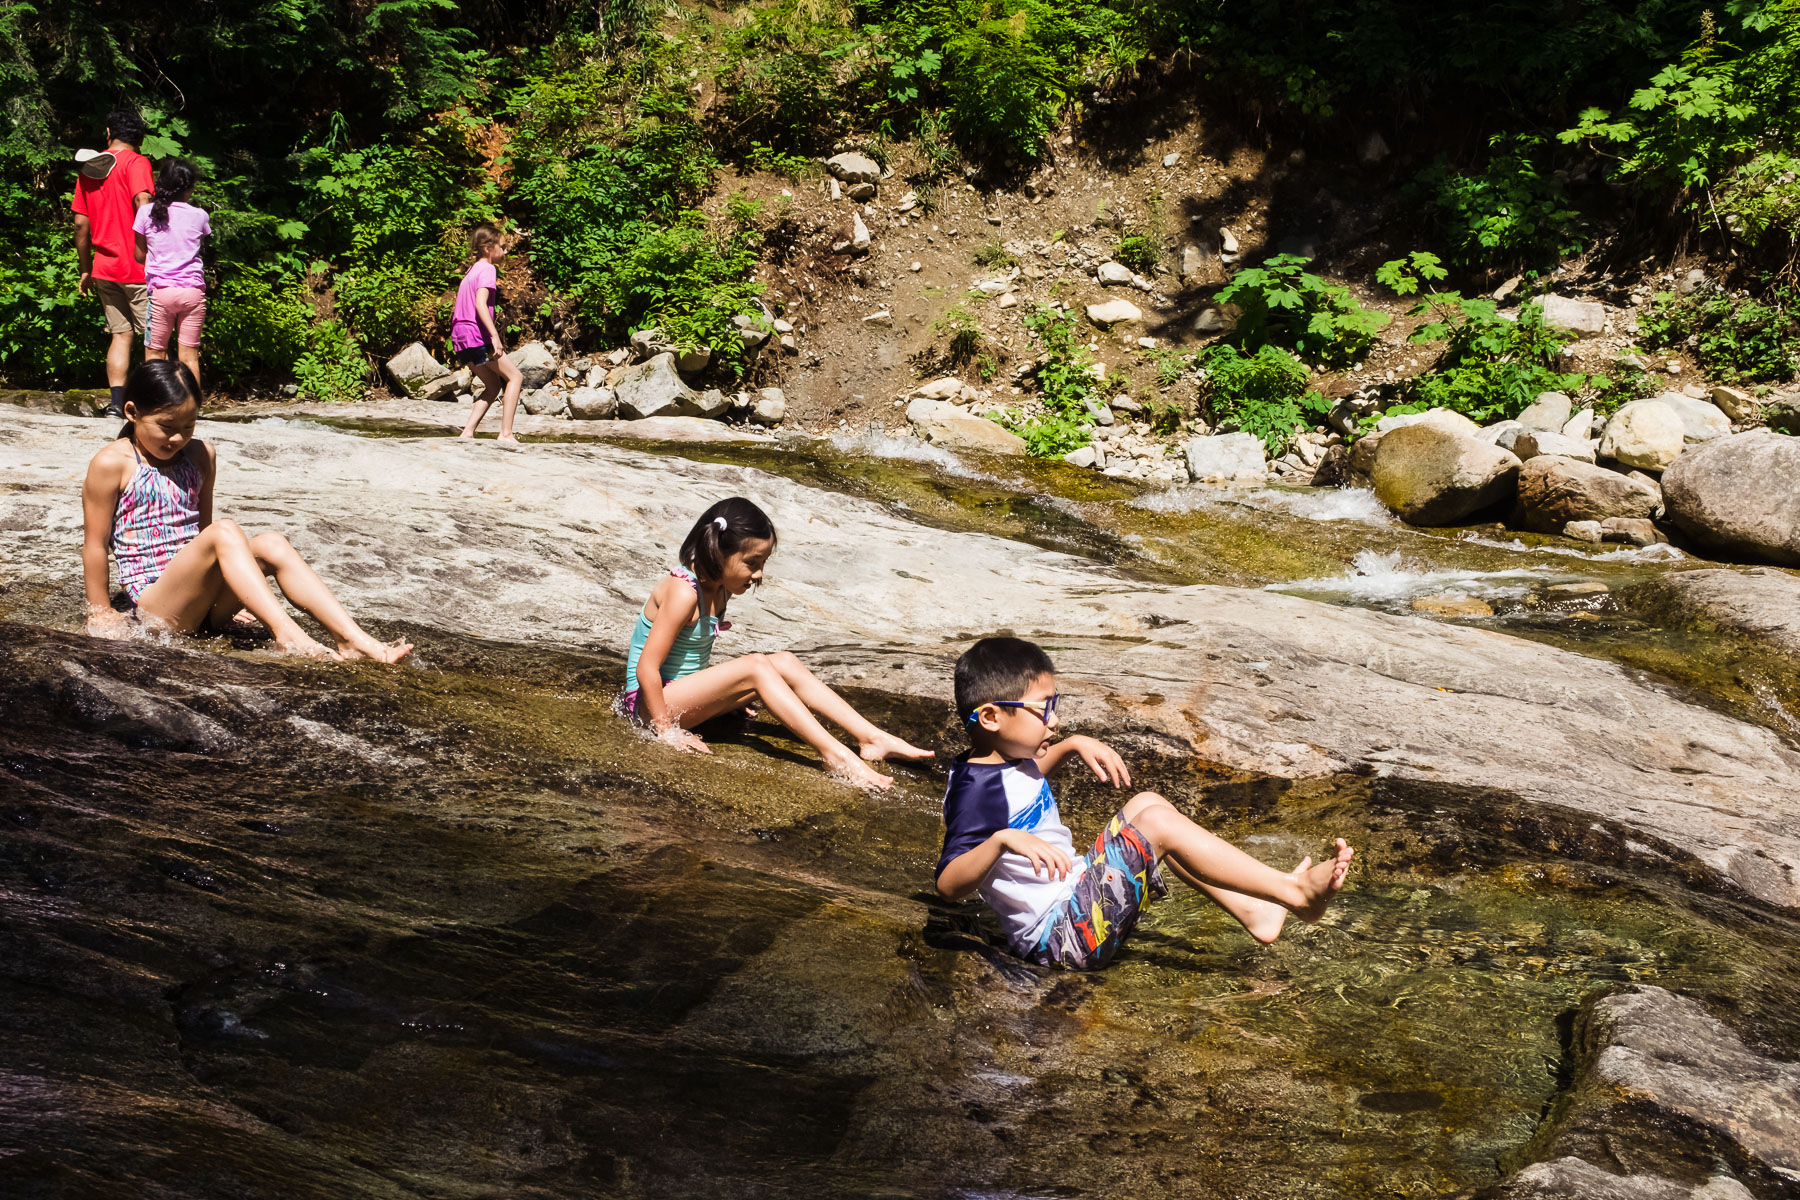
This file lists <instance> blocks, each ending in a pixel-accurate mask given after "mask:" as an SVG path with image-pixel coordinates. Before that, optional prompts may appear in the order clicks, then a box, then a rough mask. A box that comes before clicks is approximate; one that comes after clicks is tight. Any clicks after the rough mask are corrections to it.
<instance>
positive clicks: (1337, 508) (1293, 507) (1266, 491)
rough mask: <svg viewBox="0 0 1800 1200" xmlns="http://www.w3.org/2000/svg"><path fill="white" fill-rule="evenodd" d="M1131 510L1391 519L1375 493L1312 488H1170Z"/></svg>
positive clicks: (1313, 518) (1371, 522)
mask: <svg viewBox="0 0 1800 1200" xmlns="http://www.w3.org/2000/svg"><path fill="white" fill-rule="evenodd" d="M1131 503H1132V505H1133V507H1136V508H1142V509H1147V510H1149V511H1150V512H1172V513H1185V512H1198V511H1200V510H1202V509H1207V508H1219V507H1225V506H1234V507H1238V508H1253V509H1256V510H1257V511H1259V512H1268V513H1281V514H1284V515H1287V516H1292V517H1301V518H1303V519H1305V520H1308V521H1320V522H1330V521H1356V522H1360V523H1361V524H1364V525H1392V524H1394V518H1393V517H1392V515H1390V514H1389V513H1388V510H1387V508H1386V506H1385V505H1383V504H1382V503H1381V501H1379V500H1377V499H1376V498H1375V493H1374V492H1371V491H1369V490H1367V489H1366V488H1311V489H1306V490H1293V491H1289V490H1285V489H1281V488H1256V489H1253V490H1248V491H1246V490H1242V489H1231V488H1197V487H1184V488H1170V489H1169V490H1167V491H1163V492H1152V493H1150V494H1148V495H1144V496H1139V497H1137V498H1136V499H1134V500H1133V501H1132V502H1131Z"/></svg>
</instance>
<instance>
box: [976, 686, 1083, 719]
mask: <svg viewBox="0 0 1800 1200" xmlns="http://www.w3.org/2000/svg"><path fill="white" fill-rule="evenodd" d="M1061 699H1062V693H1061V692H1053V693H1052V694H1051V695H1050V696H1048V697H1046V698H1045V699H1043V700H989V701H988V702H987V703H988V704H991V705H993V706H994V707H995V708H1022V709H1024V710H1025V711H1026V712H1028V713H1030V714H1031V715H1032V716H1034V717H1036V718H1037V719H1038V720H1040V721H1042V722H1043V723H1044V724H1045V725H1046V726H1047V725H1049V724H1050V718H1051V716H1053V715H1054V714H1055V712H1056V702H1057V701H1058V700H1061ZM986 707H987V704H984V705H982V706H981V708H986ZM981 708H978V709H976V710H975V711H974V712H972V713H970V714H969V724H971V725H973V724H975V723H976V722H977V721H979V720H981ZM1039 708H1042V709H1043V710H1044V711H1043V712H1039V711H1038V709H1039Z"/></svg>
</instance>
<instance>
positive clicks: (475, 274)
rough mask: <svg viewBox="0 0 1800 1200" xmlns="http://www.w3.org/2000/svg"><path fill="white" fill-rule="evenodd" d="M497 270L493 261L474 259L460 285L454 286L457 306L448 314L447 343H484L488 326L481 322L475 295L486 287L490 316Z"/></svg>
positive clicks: (466, 347) (466, 345)
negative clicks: (448, 331) (448, 329)
mask: <svg viewBox="0 0 1800 1200" xmlns="http://www.w3.org/2000/svg"><path fill="white" fill-rule="evenodd" d="M499 282H500V273H499V272H498V271H496V270H494V264H493V263H491V262H489V261H488V260H487V259H485V258H479V259H476V260H475V265H474V266H472V267H470V268H469V273H468V274H467V275H464V276H463V281H462V286H460V287H458V288H457V289H456V309H455V311H453V312H452V313H451V314H450V344H451V345H452V346H454V347H456V348H457V349H458V350H473V349H474V348H475V347H477V346H485V345H486V344H487V340H488V335H487V329H486V328H485V327H484V326H483V325H482V324H481V315H480V311H479V310H478V309H477V308H476V307H475V300H476V297H477V296H479V295H480V294H481V289H482V288H486V289H487V290H488V304H489V309H488V313H489V315H490V316H491V315H493V308H492V305H493V302H494V295H495V293H496V292H497V291H498V290H499V287H498V285H499Z"/></svg>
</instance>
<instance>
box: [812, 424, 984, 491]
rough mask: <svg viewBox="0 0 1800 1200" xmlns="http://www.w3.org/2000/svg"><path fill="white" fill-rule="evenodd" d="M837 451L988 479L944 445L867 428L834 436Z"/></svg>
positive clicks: (832, 440) (966, 476)
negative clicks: (890, 459)
mask: <svg viewBox="0 0 1800 1200" xmlns="http://www.w3.org/2000/svg"><path fill="white" fill-rule="evenodd" d="M831 444H832V446H833V448H835V449H837V450H839V451H841V452H843V453H845V454H866V455H869V456H871V457H873V458H899V459H905V460H906V461H907V462H918V463H927V464H929V465H931V466H934V467H937V468H938V469H939V470H941V471H946V472H948V473H950V474H952V475H961V476H964V477H965V478H969V479H976V478H986V476H985V475H983V474H982V473H981V472H980V471H976V470H973V469H971V468H970V467H968V466H967V465H965V464H964V463H963V460H962V459H960V458H958V457H956V455H954V454H952V453H951V452H950V451H948V450H946V449H944V448H943V447H942V446H933V445H932V444H931V443H930V442H924V441H920V440H919V439H918V438H915V437H907V436H905V435H904V434H893V433H883V432H882V431H881V430H879V429H864V430H862V431H861V432H858V433H836V434H833V435H832V436H831Z"/></svg>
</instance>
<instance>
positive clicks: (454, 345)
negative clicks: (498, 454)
mask: <svg viewBox="0 0 1800 1200" xmlns="http://www.w3.org/2000/svg"><path fill="white" fill-rule="evenodd" d="M469 249H470V250H471V251H473V252H474V254H475V262H474V264H473V265H472V266H470V268H469V272H468V274H466V275H464V276H463V281H462V284H461V285H460V286H458V287H457V289H456V308H455V310H454V311H453V312H452V314H451V317H450V347H451V349H453V350H455V351H456V359H457V361H458V362H460V363H462V364H463V365H464V366H466V367H468V368H469V369H470V370H471V371H472V372H473V373H474V375H475V378H476V379H477V380H479V381H480V383H481V398H480V399H479V400H477V401H475V403H474V405H473V406H472V407H471V408H470V409H469V423H468V424H467V425H465V426H463V431H462V434H461V436H462V437H466V438H472V437H474V436H475V427H476V426H477V425H480V424H481V418H483V417H485V416H487V410H488V408H489V406H490V405H492V404H493V402H494V397H495V396H496V395H499V396H502V400H501V405H500V440H501V441H503V442H516V441H518V440H519V439H518V438H516V437H514V436H513V414H514V412H516V411H517V409H518V407H519V391H520V389H521V388H523V387H524V386H525V377H524V376H523V375H521V374H519V368H518V367H516V366H514V365H513V361H512V359H510V358H508V357H506V353H505V348H504V347H503V346H502V345H501V342H500V326H499V325H498V324H497V323H496V322H495V320H494V310H495V301H496V298H497V297H498V296H499V294H500V270H499V267H500V260H501V259H503V258H505V257H506V243H505V242H504V241H502V240H501V238H500V231H499V230H498V229H496V228H494V227H493V226H492V225H487V224H482V225H477V226H476V227H475V232H474V233H471V234H470V235H469Z"/></svg>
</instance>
